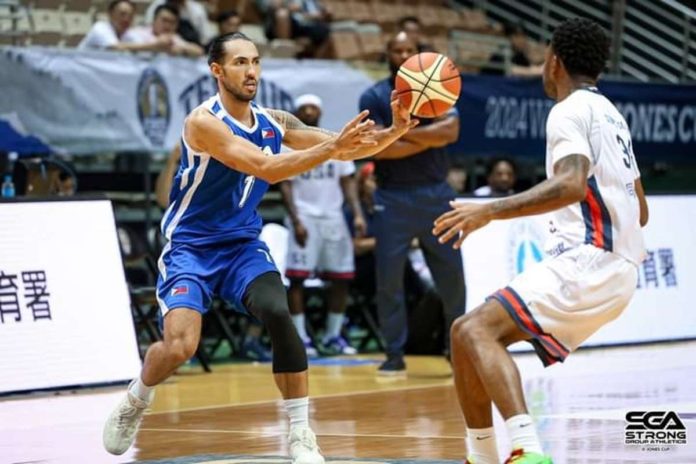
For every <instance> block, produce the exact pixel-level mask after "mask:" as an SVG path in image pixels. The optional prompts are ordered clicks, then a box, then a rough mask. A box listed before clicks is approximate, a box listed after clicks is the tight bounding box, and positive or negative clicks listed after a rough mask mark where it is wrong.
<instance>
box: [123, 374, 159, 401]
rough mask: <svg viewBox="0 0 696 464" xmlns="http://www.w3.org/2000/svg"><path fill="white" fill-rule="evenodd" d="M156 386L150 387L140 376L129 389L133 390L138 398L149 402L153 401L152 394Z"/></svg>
mask: <svg viewBox="0 0 696 464" xmlns="http://www.w3.org/2000/svg"><path fill="white" fill-rule="evenodd" d="M154 390H155V387H154V386H152V387H148V386H147V385H145V384H144V383H143V380H142V379H141V378H140V376H138V378H137V379H135V381H134V382H133V383H132V384H131V385H130V387H129V388H128V391H129V392H131V393H132V394H133V395H134V396H135V397H136V398H138V399H140V400H141V401H145V402H146V403H149V402H150V401H152V395H153V394H154Z"/></svg>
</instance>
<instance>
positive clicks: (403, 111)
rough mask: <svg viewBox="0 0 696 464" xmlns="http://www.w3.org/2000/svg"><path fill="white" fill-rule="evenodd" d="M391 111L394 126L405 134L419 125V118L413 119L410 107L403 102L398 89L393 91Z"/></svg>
mask: <svg viewBox="0 0 696 464" xmlns="http://www.w3.org/2000/svg"><path fill="white" fill-rule="evenodd" d="M391 112H392V127H393V128H394V129H395V130H397V131H399V132H403V133H404V134H405V133H406V132H408V131H409V130H410V129H413V128H414V127H416V126H417V125H418V120H417V119H411V113H410V112H409V111H408V108H406V107H405V106H403V105H402V104H401V100H400V99H399V97H398V96H397V94H396V90H392V93H391Z"/></svg>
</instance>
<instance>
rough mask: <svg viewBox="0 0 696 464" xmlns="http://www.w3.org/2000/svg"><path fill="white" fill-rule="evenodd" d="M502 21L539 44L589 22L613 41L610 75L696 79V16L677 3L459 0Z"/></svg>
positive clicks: (654, 0)
mask: <svg viewBox="0 0 696 464" xmlns="http://www.w3.org/2000/svg"><path fill="white" fill-rule="evenodd" d="M457 3H459V4H461V5H464V6H467V7H470V8H479V9H481V10H483V11H484V12H485V13H486V14H487V16H488V17H490V18H492V19H494V20H497V21H502V22H513V23H519V22H522V23H523V24H524V27H525V29H526V31H527V32H528V34H529V35H530V36H531V37H532V38H534V39H537V40H542V41H547V40H549V39H550V37H551V34H552V32H553V29H554V28H555V27H556V26H557V25H558V24H559V23H560V22H561V21H563V20H564V19H566V18H572V17H577V16H580V17H587V18H590V19H593V20H595V21H597V22H598V23H599V24H600V25H601V26H602V27H603V28H605V29H606V30H607V31H610V33H611V36H612V56H611V61H610V63H609V74H611V75H613V76H614V77H626V78H631V79H637V80H640V81H649V80H657V81H667V82H672V83H678V82H688V81H694V80H696V30H694V28H695V26H696V12H694V10H692V9H690V8H688V7H686V6H684V5H683V4H682V3H680V2H677V1H675V0H661V1H657V0H630V1H627V0H615V1H610V0H587V1H584V2H576V1H573V0H525V1H519V0H458V1H457Z"/></svg>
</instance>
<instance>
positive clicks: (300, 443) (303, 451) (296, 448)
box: [288, 427, 324, 464]
mask: <svg viewBox="0 0 696 464" xmlns="http://www.w3.org/2000/svg"><path fill="white" fill-rule="evenodd" d="M288 442H289V444H290V457H291V458H292V464H324V457H323V456H322V455H321V453H320V450H319V446H318V445H317V437H316V435H314V432H312V429H310V428H309V427H294V428H292V429H291V430H290V437H289V438H288Z"/></svg>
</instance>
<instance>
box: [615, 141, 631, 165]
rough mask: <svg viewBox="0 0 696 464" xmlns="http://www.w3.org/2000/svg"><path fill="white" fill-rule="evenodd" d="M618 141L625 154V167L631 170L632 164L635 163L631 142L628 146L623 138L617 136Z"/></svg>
mask: <svg viewBox="0 0 696 464" xmlns="http://www.w3.org/2000/svg"><path fill="white" fill-rule="evenodd" d="M616 141H617V142H618V143H619V145H621V151H623V154H624V157H623V163H624V166H626V167H627V168H628V169H631V162H632V161H633V153H632V150H631V140H629V141H628V145H626V142H624V139H622V138H621V136H619V135H617V136H616Z"/></svg>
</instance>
